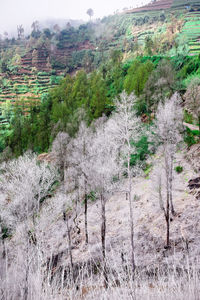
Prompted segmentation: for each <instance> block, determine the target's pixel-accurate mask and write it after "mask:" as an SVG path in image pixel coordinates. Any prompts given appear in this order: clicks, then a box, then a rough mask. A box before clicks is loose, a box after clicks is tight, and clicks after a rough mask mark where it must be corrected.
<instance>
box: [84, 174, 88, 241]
mask: <svg viewBox="0 0 200 300" xmlns="http://www.w3.org/2000/svg"><path fill="white" fill-rule="evenodd" d="M84 185H85V192H84V193H85V195H84V198H85V243H86V244H88V225H87V210H88V199H87V183H86V179H85V182H84Z"/></svg>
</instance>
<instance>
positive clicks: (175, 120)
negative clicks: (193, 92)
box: [155, 94, 183, 247]
mask: <svg viewBox="0 0 200 300" xmlns="http://www.w3.org/2000/svg"><path fill="white" fill-rule="evenodd" d="M182 124H183V113H182V108H181V106H180V97H179V95H178V94H174V95H173V96H172V97H171V99H169V100H166V101H165V103H164V104H162V103H160V104H159V106H158V110H157V114H156V122H155V125H156V130H155V133H156V135H157V137H158V139H159V142H160V143H161V145H162V149H163V153H164V169H165V178H166V208H165V210H164V209H163V208H164V205H162V210H163V211H164V214H165V219H166V223H167V247H169V246H170V244H169V222H170V208H171V213H172V215H175V214H176V213H175V209H174V204H173V160H174V155H175V152H176V149H177V146H178V144H179V143H180V142H181V140H182V137H181V133H180V132H181V130H182V126H183V125H182ZM161 202H162V201H161V196H160V203H161Z"/></svg>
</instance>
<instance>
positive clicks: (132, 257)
mask: <svg viewBox="0 0 200 300" xmlns="http://www.w3.org/2000/svg"><path fill="white" fill-rule="evenodd" d="M128 178H129V211H130V234H131V236H130V240H131V265H132V276H133V279H134V275H135V253H134V252H135V247H134V224H133V205H132V182H131V180H132V178H131V173H130V156H129V159H128Z"/></svg>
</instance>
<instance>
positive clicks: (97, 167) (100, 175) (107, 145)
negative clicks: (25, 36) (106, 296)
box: [88, 117, 118, 288]
mask: <svg viewBox="0 0 200 300" xmlns="http://www.w3.org/2000/svg"><path fill="white" fill-rule="evenodd" d="M105 121H106V118H104V117H102V118H100V119H99V120H98V121H97V122H96V123H95V128H96V132H95V134H94V138H93V143H92V145H91V148H90V151H91V152H90V153H91V155H90V159H89V160H88V167H89V171H90V174H89V182H90V185H91V189H92V190H95V192H96V193H97V195H98V196H99V198H100V201H101V244H102V257H103V275H104V285H105V287H106V288H107V287H108V274H107V265H106V200H107V198H108V196H109V195H110V193H111V192H112V191H113V189H114V181H113V178H114V175H115V174H117V170H118V166H117V162H116V145H115V144H114V143H112V139H111V137H110V133H109V132H108V130H107V123H106V122H105Z"/></svg>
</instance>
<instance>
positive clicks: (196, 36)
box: [181, 11, 200, 55]
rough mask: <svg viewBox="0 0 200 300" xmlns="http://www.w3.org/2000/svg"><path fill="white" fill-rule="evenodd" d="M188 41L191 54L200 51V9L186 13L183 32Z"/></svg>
mask: <svg viewBox="0 0 200 300" xmlns="http://www.w3.org/2000/svg"><path fill="white" fill-rule="evenodd" d="M181 34H182V35H183V36H184V37H185V39H186V40H187V41H188V45H189V48H190V54H191V55H195V54H199V53H200V11H199V12H198V11H196V12H189V13H187V14H186V15H185V24H184V26H183V29H182V33H181Z"/></svg>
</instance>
